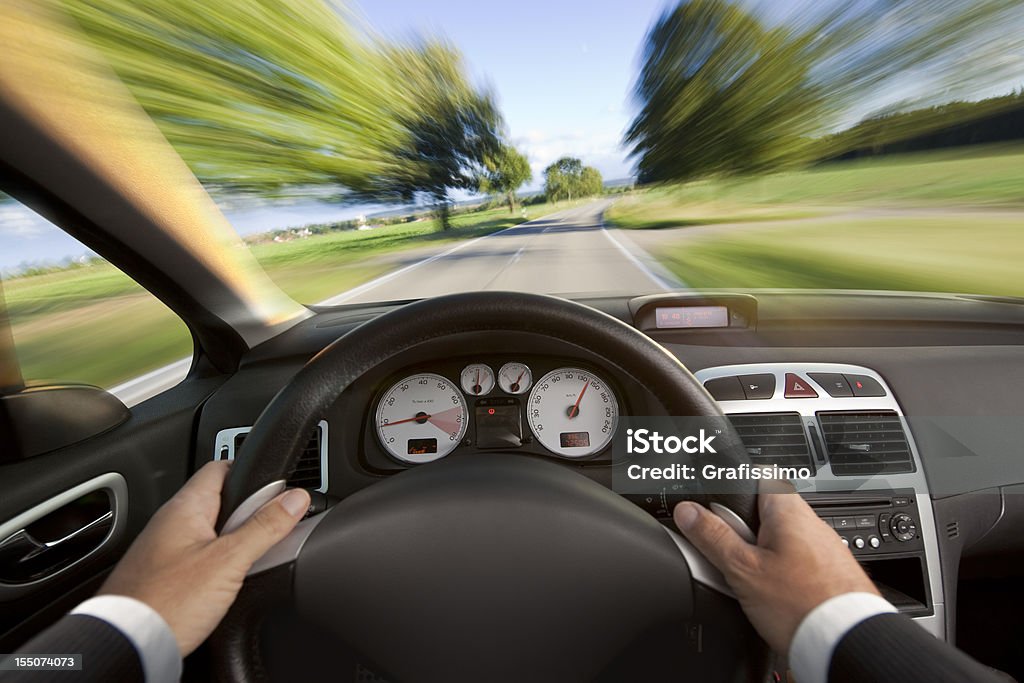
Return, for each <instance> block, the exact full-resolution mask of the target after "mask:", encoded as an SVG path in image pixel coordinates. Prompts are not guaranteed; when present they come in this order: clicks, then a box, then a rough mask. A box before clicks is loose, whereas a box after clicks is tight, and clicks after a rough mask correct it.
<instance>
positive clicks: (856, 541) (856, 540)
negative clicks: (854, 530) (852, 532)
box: [853, 536, 867, 550]
mask: <svg viewBox="0 0 1024 683" xmlns="http://www.w3.org/2000/svg"><path fill="white" fill-rule="evenodd" d="M865 545H867V544H866V543H864V539H863V538H861V537H860V536H854V537H853V547H854V548H856V549H857V550H863V549H864V546H865Z"/></svg>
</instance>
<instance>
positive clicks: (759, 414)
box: [696, 363, 946, 638]
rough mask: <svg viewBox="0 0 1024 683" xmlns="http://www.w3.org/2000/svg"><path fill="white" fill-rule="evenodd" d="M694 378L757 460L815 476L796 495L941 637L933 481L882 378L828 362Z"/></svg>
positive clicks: (711, 371)
mask: <svg viewBox="0 0 1024 683" xmlns="http://www.w3.org/2000/svg"><path fill="white" fill-rule="evenodd" d="M696 376H697V379H698V380H700V381H701V382H702V383H703V384H704V387H705V388H706V389H707V390H708V391H709V392H710V393H711V394H712V395H713V396H714V397H715V398H716V399H718V401H719V404H720V405H721V407H722V410H723V412H725V414H726V415H727V416H728V417H729V418H730V420H731V421H732V422H733V425H734V426H735V427H736V430H737V432H739V435H740V437H741V438H742V439H743V442H744V444H745V445H746V446H747V451H748V454H749V456H750V459H751V461H752V462H754V463H755V464H765V465H771V464H777V465H780V466H799V467H807V468H809V469H810V470H811V472H813V476H812V477H811V479H810V480H808V481H797V482H794V484H795V485H796V486H797V490H798V492H799V493H800V495H802V496H803V497H804V498H805V500H807V502H808V503H809V504H810V505H811V507H812V508H813V509H814V511H815V512H816V513H817V515H818V516H819V517H821V518H822V519H823V520H824V521H825V522H826V523H828V524H829V525H830V526H831V527H832V528H833V529H834V530H835V532H836V534H837V535H838V536H839V537H840V539H841V540H842V542H843V543H844V544H845V545H846V547H847V548H849V551H850V552H851V553H853V555H854V557H856V558H857V560H858V561H859V562H860V563H861V565H862V566H863V567H864V569H865V570H866V571H867V573H868V575H869V576H870V577H871V578H872V580H873V581H874V582H875V584H876V586H878V589H879V591H880V592H881V593H882V595H883V596H884V597H885V598H886V599H887V600H889V601H890V602H891V603H892V604H893V605H895V606H896V608H897V609H899V610H900V611H901V612H903V613H905V614H907V615H908V616H911V617H913V618H914V619H915V620H916V621H917V622H918V623H919V624H920V625H921V626H922V627H924V628H925V629H926V630H928V631H929V632H931V633H932V634H933V635H935V636H937V637H939V638H944V637H945V635H946V633H945V631H946V628H945V602H944V599H943V592H942V580H941V579H942V577H941V570H940V564H939V555H938V539H937V536H936V531H935V521H934V517H933V515H932V507H931V499H930V496H929V494H928V483H927V480H926V479H925V476H924V471H923V470H922V467H921V459H920V456H919V455H918V452H917V448H916V446H915V444H914V440H913V435H912V434H911V433H910V430H909V428H908V426H907V422H906V419H905V418H904V416H903V412H902V410H901V408H900V405H899V403H898V402H897V400H896V397H895V396H894V395H893V392H892V390H891V389H890V388H889V387H888V385H887V384H886V382H885V380H884V379H883V378H882V377H881V376H880V375H879V374H878V373H876V372H874V371H873V370H871V369H869V368H865V367H860V366H854V365H845V364H832V363H779V364H749V365H731V366H721V367H714V368H706V369H704V370H701V371H699V372H697V373H696ZM794 571H799V568H794Z"/></svg>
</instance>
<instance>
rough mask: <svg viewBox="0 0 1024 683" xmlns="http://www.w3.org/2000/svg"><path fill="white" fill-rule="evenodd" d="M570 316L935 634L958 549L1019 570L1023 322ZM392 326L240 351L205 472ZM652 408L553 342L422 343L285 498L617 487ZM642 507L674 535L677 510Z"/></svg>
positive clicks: (967, 315) (314, 331) (754, 306)
mask: <svg viewBox="0 0 1024 683" xmlns="http://www.w3.org/2000/svg"><path fill="white" fill-rule="evenodd" d="M582 303H586V304H588V305H590V306H592V307H594V308H598V309H599V310H602V311H604V312H606V313H608V314H610V315H612V316H615V317H617V318H619V319H621V320H623V321H625V322H627V323H629V324H631V325H633V326H635V327H636V328H638V329H640V330H641V331H643V332H644V333H645V334H647V335H648V336H650V337H651V338H652V339H654V340H655V341H657V342H658V343H659V344H661V345H662V346H663V347H664V348H665V349H666V350H667V351H668V352H669V353H671V354H673V355H675V356H676V357H677V358H678V359H679V360H680V361H682V362H683V363H684V364H685V365H686V366H687V367H688V368H689V369H690V370H691V371H693V372H694V373H695V374H696V377H697V378H698V380H699V381H701V383H702V384H704V386H705V388H706V389H708V391H709V392H710V393H711V394H712V395H713V396H715V397H716V398H717V399H718V400H719V404H720V406H721V407H722V409H723V411H724V412H725V413H726V414H727V415H728V416H729V417H730V419H732V420H733V423H734V425H735V426H736V427H737V429H738V431H739V432H740V435H741V437H742V438H743V439H744V443H745V445H746V446H747V448H748V453H749V454H750V456H751V459H752V460H753V461H754V462H758V461H761V462H765V463H770V462H775V463H784V464H795V463H798V462H799V463H803V464H806V466H808V467H809V468H811V469H812V471H813V472H814V483H815V486H814V491H810V490H807V491H805V492H804V494H805V497H806V498H807V499H808V501H809V502H810V503H811V505H812V507H813V508H814V509H815V511H816V512H818V514H819V516H821V517H822V519H824V520H825V521H826V522H828V523H829V524H830V525H832V526H833V528H834V529H835V530H836V533H837V535H838V536H839V537H840V538H842V539H843V540H844V541H845V542H846V544H847V546H848V547H849V548H850V551H851V552H852V553H854V555H855V556H857V558H858V559H859V560H861V561H862V563H864V564H865V566H866V567H870V571H871V573H872V575H873V576H874V577H875V578H876V581H877V582H878V583H879V584H880V586H881V587H883V589H884V592H886V594H887V596H888V597H890V599H891V600H892V601H893V602H894V604H897V605H898V606H899V607H900V609H901V610H904V611H906V612H907V613H908V614H910V615H912V616H914V617H915V618H916V619H918V620H919V621H920V622H921V623H922V625H923V626H925V627H926V628H928V629H929V630H930V631H931V632H933V633H934V634H935V635H937V636H940V637H943V636H946V637H948V636H949V635H950V634H951V633H952V630H953V628H954V623H955V612H954V609H953V606H954V605H955V596H956V589H957V588H956V587H957V576H958V569H959V566H960V563H961V560H962V559H964V558H967V559H969V557H970V555H971V552H972V549H971V545H972V543H974V542H975V541H976V540H979V539H982V538H984V541H985V542H983V543H979V544H978V547H979V548H985V547H987V548H989V549H991V548H998V549H999V550H1000V551H1005V550H1006V549H1007V548H1009V549H1010V550H1013V549H1016V550H1017V551H1024V542H1022V541H1021V539H1022V538H1024V534H1020V529H1021V528H1022V526H1021V525H1022V523H1024V504H1021V501H1024V496H1016V497H1015V496H1012V495H1010V494H1011V493H1013V492H1017V491H1024V458H1021V457H1018V456H1019V455H1020V449H1019V444H1020V443H1024V421H1021V420H1020V419H1019V412H1020V411H1019V408H1018V407H1017V406H1018V404H1019V396H1018V390H1017V387H1020V386H1024V307H1022V306H1021V305H1020V304H1019V303H1017V302H1016V301H1001V300H990V299H984V298H977V297H955V296H943V295H920V294H905V295H900V294H878V293H864V292H790V291H756V290H754V291H749V292H721V293H717V294H716V293H703V294H700V295H695V294H669V295H659V296H655V297H638V298H630V297H598V298H591V299H588V300H584V301H582ZM399 305H401V303H400V302H399V303H395V304H380V305H374V306H347V307H341V308H334V309H323V310H321V311H318V312H317V315H315V316H314V317H312V318H311V319H310V320H308V321H306V322H304V323H302V324H300V325H298V326H296V327H295V328H293V329H291V330H289V331H288V332H286V333H284V334H282V335H280V336H279V337H277V338H275V339H273V340H270V341H269V342H267V343H265V344H263V345H262V346H260V347H257V348H256V349H253V350H252V352H250V354H249V356H248V358H247V359H246V361H245V363H244V364H243V366H242V367H241V368H240V369H239V371H238V372H237V373H236V374H235V375H234V376H233V377H231V378H230V379H229V380H227V382H225V383H224V384H223V385H221V387H220V388H219V389H218V390H217V391H216V392H215V393H214V394H213V395H212V396H210V397H209V399H208V401H207V402H206V405H205V407H204V409H203V411H202V415H201V416H200V421H199V428H198V432H197V435H196V463H197V465H198V464H200V463H201V462H203V461H205V460H208V459H209V458H210V457H211V456H212V457H213V458H227V459H230V458H233V457H235V456H236V455H240V457H244V452H242V451H240V448H241V445H242V443H243V442H244V438H245V434H246V433H247V432H248V430H249V428H250V427H251V425H252V424H253V422H254V421H255V420H256V418H257V417H258V416H259V414H260V412H261V411H262V409H263V408H264V407H265V406H266V404H267V403H268V402H269V400H270V399H271V398H272V397H273V395H274V394H275V393H276V392H277V391H278V390H279V389H280V388H281V387H282V386H284V385H285V384H286V383H287V381H288V379H289V378H290V377H291V376H292V375H293V374H294V373H295V372H297V371H298V369H299V368H300V367H301V366H302V365H303V364H304V363H305V361H306V360H308V358H310V357H311V356H312V355H314V354H315V353H317V352H318V351H319V350H320V349H322V348H323V347H324V346H326V345H327V344H329V343H330V342H331V341H333V340H334V339H336V338H337V337H338V336H341V335H342V334H344V333H345V332H347V331H348V330H349V329H352V328H354V327H355V326H357V325H358V324H360V323H361V322H363V321H365V320H368V319H371V318H373V317H376V316H377V315H380V314H382V313H384V312H386V311H388V310H390V309H391V308H393V307H394V306H399ZM656 390H657V388H656V387H646V386H643V385H641V384H640V383H639V382H638V381H637V380H636V379H635V378H633V377H631V376H630V375H629V373H627V372H625V371H623V370H622V369H621V368H619V367H618V366H617V365H616V364H615V361H614V359H607V358H601V357H598V356H597V355H595V354H594V353H592V352H591V351H590V350H588V349H586V348H583V347H580V346H576V345H571V344H568V343H566V342H563V341H561V340H558V339H552V338H548V337H540V336H536V335H530V334H526V333H508V332H498V331H494V332H477V333H464V334H457V335H453V336H451V337H449V338H446V339H445V340H443V341H441V342H438V341H435V342H425V343H423V344H421V345H419V346H417V347H414V349H412V350H411V351H409V352H406V353H403V354H401V355H399V356H396V357H391V358H388V359H386V360H384V361H383V362H382V363H381V364H380V365H379V366H378V367H377V368H375V369H374V370H372V371H370V372H368V373H366V374H365V375H364V376H362V377H361V378H359V379H358V380H356V381H355V382H354V383H353V384H352V385H351V386H350V387H349V389H348V390H346V391H345V392H344V393H343V394H342V395H341V396H340V397H339V399H338V401H337V403H336V404H335V405H334V406H333V407H332V408H331V409H330V410H329V411H328V413H327V414H325V415H323V416H320V417H321V420H320V422H319V425H318V427H317V429H316V432H315V433H314V434H311V435H310V441H309V444H308V446H307V448H306V450H305V451H304V453H303V456H302V458H301V459H300V463H299V466H298V467H297V468H296V472H295V475H294V476H293V479H292V480H291V483H292V484H293V485H302V486H305V487H307V488H310V489H313V490H315V491H319V492H320V493H321V494H323V497H324V499H327V500H329V499H340V498H344V497H345V496H347V495H350V494H351V493H354V492H356V491H358V490H360V489H362V488H365V487H366V486H369V485H372V484H373V483H374V482H376V481H379V480H380V479H381V478H384V477H389V476H392V475H394V474H396V473H399V472H401V471H403V470H407V469H410V468H414V467H418V466H420V465H423V464H426V463H430V462H433V461H436V460H440V459H443V458H455V457H479V458H485V457H488V456H489V455H490V454H492V453H495V452H498V451H502V452H509V451H514V452H517V453H520V454H522V455H523V456H524V457H536V458H544V459H548V460H551V461H553V462H557V463H560V464H561V465H563V466H565V467H569V468H573V469H575V470H576V471H578V472H580V473H581V474H584V475H585V476H588V477H590V478H592V479H594V480H595V481H597V482H599V483H602V484H604V485H606V486H608V487H611V481H612V470H613V468H614V465H613V463H612V460H611V454H610V442H611V439H612V436H613V435H614V433H615V431H616V429H617V428H618V426H619V424H620V418H621V417H624V416H630V415H649V416H655V415H663V414H664V409H663V408H662V407H661V405H660V404H659V402H658V400H657V397H656ZM980 417H984V419H985V420H988V421H989V422H988V423H986V424H989V425H990V426H989V427H988V428H985V429H981V428H979V427H978V419H979V418H980ZM957 418H959V419H960V421H958V419H957ZM634 502H636V503H637V504H638V505H640V506H641V507H643V508H644V509H645V510H647V511H648V512H649V513H650V514H652V515H654V516H655V517H657V518H659V519H664V520H667V517H668V515H669V511H670V509H671V505H672V503H673V499H672V494H671V492H670V491H664V492H663V494H662V495H661V496H650V497H648V499H646V500H634Z"/></svg>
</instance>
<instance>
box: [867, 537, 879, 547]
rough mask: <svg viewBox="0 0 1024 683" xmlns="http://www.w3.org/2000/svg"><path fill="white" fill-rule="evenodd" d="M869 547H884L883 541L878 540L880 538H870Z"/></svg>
mask: <svg viewBox="0 0 1024 683" xmlns="http://www.w3.org/2000/svg"><path fill="white" fill-rule="evenodd" d="M868 545H870V546H871V547H872V548H879V547H881V545H882V541H881V540H880V539H879V538H878V536H869V537H868Z"/></svg>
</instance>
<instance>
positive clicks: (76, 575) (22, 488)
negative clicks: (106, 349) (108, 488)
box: [0, 378, 221, 652]
mask: <svg viewBox="0 0 1024 683" xmlns="http://www.w3.org/2000/svg"><path fill="white" fill-rule="evenodd" d="M220 382H221V380H220V379H219V378H213V379H189V380H186V381H185V382H182V383H181V384H179V385H178V386H177V387H175V388H173V389H171V390H169V391H167V392H164V393H163V394H160V395H159V396H156V397H155V398H153V399H150V400H149V401H146V402H145V403H142V404H140V405H138V406H136V407H135V408H134V409H133V410H132V415H131V418H129V420H128V421H127V422H125V423H124V424H122V425H120V426H118V427H117V428H115V429H113V430H111V431H108V432H106V433H105V434H102V435H100V436H97V437H95V438H93V439H90V440H88V441H85V442H82V443H79V444H76V445H74V446H70V447H67V448H63V449H60V450H57V451H53V452H51V453H47V454H44V455H40V456H36V457H34V458H29V459H27V460H21V461H16V462H12V463H8V464H4V465H0V526H6V527H8V530H10V527H11V526H12V525H10V524H8V523H9V522H12V521H14V520H16V518H17V517H18V516H19V515H23V514H24V513H25V512H26V511H29V510H31V509H32V508H35V507H36V506H39V505H41V504H46V503H47V501H52V500H54V498H55V497H57V496H60V495H61V494H62V493H65V492H68V491H70V490H73V489H74V487H76V486H80V485H81V484H83V483H84V482H89V481H91V480H96V479H97V478H98V477H104V476H107V475H112V476H108V478H107V479H104V480H102V481H104V482H106V483H110V482H115V481H118V480H123V482H124V485H123V491H121V492H119V493H118V494H117V495H119V496H120V498H121V500H120V501H118V502H117V504H116V505H115V506H114V507H113V509H112V512H113V513H114V514H113V518H112V519H111V524H110V531H109V538H106V534H103V536H102V538H100V539H99V540H102V541H103V543H102V544H98V545H99V547H98V548H96V549H95V551H94V552H90V553H87V556H86V557H84V559H81V560H80V561H77V562H74V563H73V564H69V565H68V566H67V567H66V568H64V569H63V570H62V571H59V572H56V573H54V574H52V575H51V576H49V577H48V578H44V579H42V580H37V581H34V582H32V583H29V584H25V583H22V584H21V585H18V586H17V588H16V589H13V587H12V586H10V585H8V586H2V585H0V652H13V651H14V650H15V649H16V648H17V646H18V645H20V644H21V643H23V642H25V641H26V640H28V639H29V638H31V637H32V636H33V635H34V634H35V633H37V632H38V631H40V630H42V629H43V628H45V627H46V626H48V625H49V624H50V623H52V622H53V621H55V620H56V619H57V618H59V617H60V616H61V615H62V614H63V613H64V612H65V611H66V610H67V609H70V608H71V607H73V606H74V605H75V604H76V603H77V602H79V601H81V600H82V599H84V598H86V597H88V596H89V595H90V594H92V593H93V592H94V591H95V590H96V589H97V588H98V587H99V585H100V583H101V582H102V579H103V577H104V576H105V575H106V574H107V573H108V572H109V571H110V569H111V567H112V566H113V565H114V563H115V562H116V561H117V560H118V559H119V558H120V557H121V555H123V554H124V551H125V550H126V549H127V548H128V545H129V544H130V543H131V541H132V539H134V538H135V536H136V535H138V533H139V531H141V530H142V528H143V527H144V526H145V525H146V522H147V521H148V520H149V518H150V517H151V516H152V515H153V513H154V512H155V511H156V510H157V508H158V507H159V506H160V505H161V504H162V503H163V502H164V501H165V500H167V499H168V498H169V497H170V496H171V495H173V494H174V492H175V491H177V490H178V489H179V488H180V487H181V485H182V484H183V483H184V481H185V479H186V478H187V476H188V474H189V473H190V471H189V468H190V463H191V462H193V461H194V454H193V452H192V450H193V443H194V433H195V424H196V415H197V413H198V409H199V407H200V406H201V405H202V403H203V401H204V400H205V398H206V397H207V396H209V394H210V393H211V392H212V391H213V390H214V389H215V388H216V387H217V386H218V385H219V384H220ZM99 488H100V489H102V488H104V487H102V486H101V487H99ZM69 495H71V494H69ZM80 497H81V496H80V495H72V497H71V500H68V501H67V502H74V501H77V500H78V499H79V498H80ZM87 502H88V501H87ZM89 505H91V507H88V509H82V510H80V511H79V512H80V514H81V515H84V517H89V516H90V515H92V514H93V513H96V512H100V513H102V510H100V507H102V506H101V505H100V506H97V505H96V504H95V502H93V503H90V504H89ZM58 507H60V506H58ZM101 516H102V514H100V515H98V516H97V517H96V518H97V519H98V518H99V517H101ZM83 519H84V518H83ZM22 521H24V520H22ZM90 521H93V520H91V519H84V524H83V525H82V526H84V525H85V524H88V523H89V522H90ZM101 524H102V523H101ZM14 526H18V527H19V528H18V529H13V530H12V533H13V532H16V531H18V530H20V529H21V528H22V525H21V522H20V521H19V522H18V523H17V524H15V525H14ZM47 526H48V527H49V528H46V527H47ZM62 527H63V528H64V529H65V530H68V529H70V531H69V533H70V532H74V531H75V530H76V522H74V521H72V520H70V519H59V518H58V519H54V520H48V521H45V522H43V524H42V525H40V524H37V525H36V526H34V527H32V530H34V531H35V532H36V534H37V535H38V536H40V537H42V538H43V539H44V540H46V541H49V542H52V541H54V540H58V541H59V540H62V539H63V538H64V537H65V536H68V535H69V533H65V534H63V536H62V535H61V528H62ZM78 528H80V527H78ZM87 533H88V532H87ZM4 537H5V538H6V536H4ZM104 539H105V540H104ZM2 540H4V538H0V541H2ZM35 540H37V541H39V540H40V539H39V538H35ZM71 540H74V539H71ZM86 540H87V539H83V540H82V543H83V544H85V545H86V547H87V544H86V543H85V542H86ZM2 559H3V554H2V553H0V560H2ZM2 573H3V567H2V566H0V574H2Z"/></svg>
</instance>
